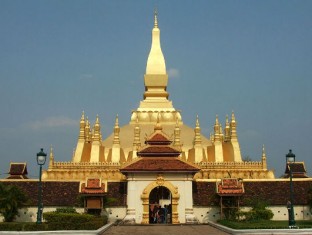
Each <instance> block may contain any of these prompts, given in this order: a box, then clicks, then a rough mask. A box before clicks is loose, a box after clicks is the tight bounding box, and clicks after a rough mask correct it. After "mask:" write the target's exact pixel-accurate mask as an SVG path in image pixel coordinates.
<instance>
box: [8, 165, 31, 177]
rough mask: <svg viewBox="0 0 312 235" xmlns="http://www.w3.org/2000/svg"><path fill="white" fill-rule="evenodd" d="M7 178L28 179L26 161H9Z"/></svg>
mask: <svg viewBox="0 0 312 235" xmlns="http://www.w3.org/2000/svg"><path fill="white" fill-rule="evenodd" d="M9 174H10V175H9V176H8V177H7V179H28V177H27V174H28V172H27V164H26V163H13V162H11V163H10V171H9Z"/></svg>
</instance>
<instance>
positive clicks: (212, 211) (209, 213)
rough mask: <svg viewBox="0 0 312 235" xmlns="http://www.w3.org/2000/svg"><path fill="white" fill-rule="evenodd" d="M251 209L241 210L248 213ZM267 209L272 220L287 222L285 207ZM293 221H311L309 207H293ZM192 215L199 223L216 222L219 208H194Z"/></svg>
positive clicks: (218, 217)
mask: <svg viewBox="0 0 312 235" xmlns="http://www.w3.org/2000/svg"><path fill="white" fill-rule="evenodd" d="M250 209H251V208H247V207H244V208H241V210H244V211H248V210H250ZM268 209H270V210H272V212H273V214H274V216H273V218H272V220H288V211H287V208H286V206H271V207H268ZM294 212H295V220H311V219H312V216H311V212H310V208H309V206H295V207H294ZM194 215H195V216H196V218H197V219H198V221H199V222H200V223H207V221H217V220H218V219H220V207H197V206H196V207H194Z"/></svg>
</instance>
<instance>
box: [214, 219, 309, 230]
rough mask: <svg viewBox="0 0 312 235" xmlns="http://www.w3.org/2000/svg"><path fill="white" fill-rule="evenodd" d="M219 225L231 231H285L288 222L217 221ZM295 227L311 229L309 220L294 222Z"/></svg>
mask: <svg viewBox="0 0 312 235" xmlns="http://www.w3.org/2000/svg"><path fill="white" fill-rule="evenodd" d="M218 223H219V224H221V225H224V226H226V227H229V228H232V229H287V228H288V221H277V220H261V221H248V222H246V221H230V220H219V221H218ZM296 226H297V227H299V228H312V221H311V220H300V221H296Z"/></svg>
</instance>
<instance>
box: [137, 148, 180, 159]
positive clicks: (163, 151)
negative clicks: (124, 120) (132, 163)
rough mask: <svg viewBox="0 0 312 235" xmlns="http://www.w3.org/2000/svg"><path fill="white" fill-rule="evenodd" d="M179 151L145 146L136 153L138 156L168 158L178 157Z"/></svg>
mask: <svg viewBox="0 0 312 235" xmlns="http://www.w3.org/2000/svg"><path fill="white" fill-rule="evenodd" d="M180 153H181V152H180V151H179V150H177V149H175V148H173V147H170V146H155V145H152V146H147V147H145V148H143V149H142V150H141V151H139V152H138V156H143V157H144V156H150V155H153V156H155V155H167V156H168V157H169V156H176V157H177V156H179V155H180Z"/></svg>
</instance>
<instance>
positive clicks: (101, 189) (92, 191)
mask: <svg viewBox="0 0 312 235" xmlns="http://www.w3.org/2000/svg"><path fill="white" fill-rule="evenodd" d="M81 193H86V194H103V193H105V184H102V186H101V187H94V188H90V187H86V184H85V183H82V184H81Z"/></svg>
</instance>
